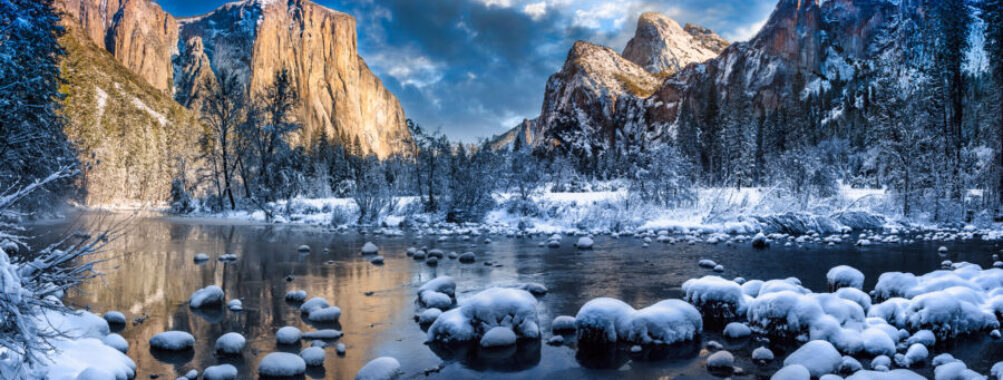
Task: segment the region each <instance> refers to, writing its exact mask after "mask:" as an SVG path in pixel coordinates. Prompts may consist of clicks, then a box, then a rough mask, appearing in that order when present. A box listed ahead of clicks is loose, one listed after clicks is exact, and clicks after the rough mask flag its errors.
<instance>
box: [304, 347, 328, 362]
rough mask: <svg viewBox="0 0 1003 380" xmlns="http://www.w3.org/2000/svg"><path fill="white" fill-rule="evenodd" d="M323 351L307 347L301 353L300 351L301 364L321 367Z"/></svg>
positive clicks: (318, 348)
mask: <svg viewBox="0 0 1003 380" xmlns="http://www.w3.org/2000/svg"><path fill="white" fill-rule="evenodd" d="M325 356H326V355H325V353H324V349H323V348H320V347H307V348H304V349H303V351H300V357H301V358H303V362H304V363H306V365H307V366H309V367H322V366H324V357H325Z"/></svg>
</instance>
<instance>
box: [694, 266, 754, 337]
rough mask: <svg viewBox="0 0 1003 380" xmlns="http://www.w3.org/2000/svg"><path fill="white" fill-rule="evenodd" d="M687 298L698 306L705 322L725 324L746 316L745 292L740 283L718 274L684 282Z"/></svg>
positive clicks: (717, 325) (713, 324) (708, 323)
mask: <svg viewBox="0 0 1003 380" xmlns="http://www.w3.org/2000/svg"><path fill="white" fill-rule="evenodd" d="M683 291H684V292H686V296H685V298H684V299H685V300H686V302H689V303H691V304H693V305H694V306H696V307H697V309H699V310H700V313H701V314H702V315H703V320H704V323H706V324H707V325H708V327H710V326H716V327H720V326H724V325H725V324H727V323H728V322H732V321H736V320H739V319H740V318H742V317H744V316H745V294H743V293H742V287H741V286H740V285H738V283H736V282H734V281H731V280H725V279H723V278H721V277H718V276H704V277H701V278H699V279H690V280H687V281H686V282H684V283H683Z"/></svg>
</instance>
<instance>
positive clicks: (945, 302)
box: [907, 290, 999, 339]
mask: <svg viewBox="0 0 1003 380" xmlns="http://www.w3.org/2000/svg"><path fill="white" fill-rule="evenodd" d="M909 313H910V314H909V316H908V319H907V324H908V326H909V328H910V329H912V330H920V329H927V330H931V331H933V333H934V335H936V336H937V338H938V339H945V338H953V337H955V336H958V335H964V334H969V333H974V332H978V331H988V330H991V329H994V328H997V327H999V322H998V321H997V320H996V316H994V315H993V314H992V313H988V312H986V311H984V310H982V309H981V308H980V307H979V306H977V305H975V304H973V303H971V302H968V301H967V300H965V299H963V298H959V297H957V293H955V292H951V291H949V290H942V291H935V292H930V293H926V294H921V295H919V296H916V297H915V298H913V299H912V303H911V305H910V308H909Z"/></svg>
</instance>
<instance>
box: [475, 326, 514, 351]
mask: <svg viewBox="0 0 1003 380" xmlns="http://www.w3.org/2000/svg"><path fill="white" fill-rule="evenodd" d="M515 341H516V336H515V332H513V331H512V329H510V328H508V327H502V326H498V327H493V328H491V329H490V330H488V331H487V332H486V333H484V336H483V337H481V343H480V344H481V347H485V348H492V347H505V346H511V345H513V344H515Z"/></svg>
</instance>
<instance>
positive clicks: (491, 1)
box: [478, 0, 512, 8]
mask: <svg viewBox="0 0 1003 380" xmlns="http://www.w3.org/2000/svg"><path fill="white" fill-rule="evenodd" d="M478 1H480V2H481V4H484V5H485V6H487V7H488V8H490V7H500V8H508V7H511V6H512V0H478Z"/></svg>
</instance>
